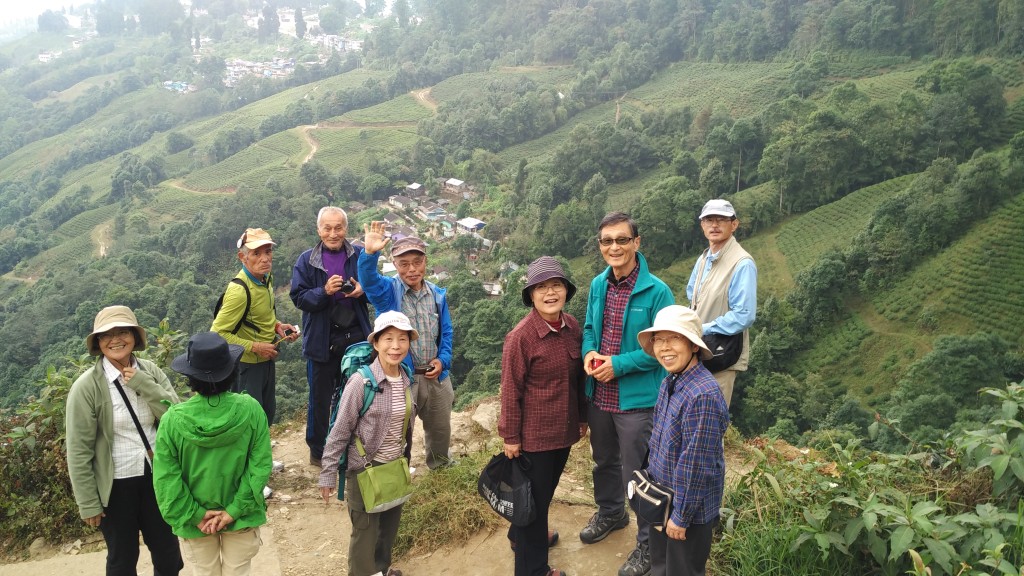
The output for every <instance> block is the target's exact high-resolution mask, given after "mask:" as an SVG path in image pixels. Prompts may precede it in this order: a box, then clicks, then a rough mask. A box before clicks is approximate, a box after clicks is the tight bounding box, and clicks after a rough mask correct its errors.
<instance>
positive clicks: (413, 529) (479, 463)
mask: <svg viewBox="0 0 1024 576" xmlns="http://www.w3.org/2000/svg"><path fill="white" fill-rule="evenodd" d="M490 457H491V455H490V454H488V453H485V452H478V453H476V454H471V455H469V456H466V457H465V458H463V459H462V460H460V461H459V463H458V464H457V465H455V466H452V467H450V468H445V469H443V470H435V471H432V472H431V473H430V474H426V475H417V477H416V478H414V480H413V484H414V485H415V488H416V490H415V492H413V495H412V498H410V499H409V501H408V502H406V504H405V507H404V508H403V509H402V524H401V526H399V527H398V538H397V539H396V540H395V546H394V548H393V552H394V554H395V556H397V557H401V556H402V555H404V554H407V553H410V552H414V553H423V552H433V551H435V550H437V549H438V548H440V547H442V546H444V545H446V544H450V543H452V542H465V541H467V540H468V539H469V538H470V537H471V536H472V535H473V534H476V533H477V532H478V531H480V530H483V529H484V528H490V529H496V528H498V527H500V526H502V525H505V524H506V522H505V521H504V520H502V519H501V518H500V517H498V515H497V514H495V513H494V511H493V510H491V509H490V507H488V506H487V504H486V503H485V502H484V500H483V498H480V497H478V496H477V495H476V482H477V479H478V478H479V477H480V470H482V469H483V468H484V466H486V465H487V462H488V460H490Z"/></svg>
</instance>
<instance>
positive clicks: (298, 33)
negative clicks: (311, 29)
mask: <svg viewBox="0 0 1024 576" xmlns="http://www.w3.org/2000/svg"><path fill="white" fill-rule="evenodd" d="M305 36H306V21H305V20H303V19H302V7H301V6H296V7H295V37H296V38H298V39H300V40H301V39H302V38H304V37H305Z"/></svg>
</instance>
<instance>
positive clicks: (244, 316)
mask: <svg viewBox="0 0 1024 576" xmlns="http://www.w3.org/2000/svg"><path fill="white" fill-rule="evenodd" d="M229 284H238V285H239V286H241V287H242V290H245V310H243V311H242V317H241V318H240V319H239V320H238V324H235V329H234V330H232V331H231V333H232V334H238V331H239V330H241V329H242V324H245V325H246V326H248V327H249V328H252V329H253V331H254V332H256V333H257V334H259V333H260V329H259V328H257V327H256V325H255V324H253V323H252V322H250V321H249V320H248V318H249V308H250V307H251V306H252V294H250V293H249V287H248V286H246V285H245V282H242V279H241V278H232V279H231V282H229ZM227 293H228V291H227V289H226V288H225V289H224V292H223V293H222V294H221V295H220V298H217V303H216V304H214V305H213V317H214V318H217V314H220V309H221V306H223V305H224V296H225V295H227Z"/></svg>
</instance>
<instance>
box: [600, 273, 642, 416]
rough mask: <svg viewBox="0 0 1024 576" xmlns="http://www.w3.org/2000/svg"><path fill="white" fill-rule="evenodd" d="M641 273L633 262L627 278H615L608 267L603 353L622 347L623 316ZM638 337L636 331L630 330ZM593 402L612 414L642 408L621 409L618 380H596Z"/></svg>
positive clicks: (610, 352) (609, 353)
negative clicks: (616, 279) (617, 279)
mask: <svg viewBox="0 0 1024 576" xmlns="http://www.w3.org/2000/svg"><path fill="white" fill-rule="evenodd" d="M639 274H640V266H639V265H636V266H633V271H632V272H630V273H629V274H627V275H626V277H625V278H623V279H622V280H619V281H618V282H616V281H615V275H614V274H613V273H612V272H611V271H610V270H609V271H608V294H607V295H606V296H605V299H604V320H603V324H602V326H603V327H604V330H603V331H602V332H601V354H604V355H606V356H615V355H616V354H618V353H619V352H620V351H621V347H622V318H623V316H625V314H626V306H629V297H630V296H631V295H632V294H633V288H635V287H636V279H637V276H638V275H639ZM630 336H632V337H633V338H636V334H630ZM594 406H596V407H598V408H600V409H601V410H603V411H605V412H610V413H612V414H625V413H627V412H638V411H639V410H620V409H619V381H618V380H617V379H612V380H611V381H609V382H596V385H595V388H594Z"/></svg>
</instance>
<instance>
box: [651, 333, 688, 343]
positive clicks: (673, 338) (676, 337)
mask: <svg viewBox="0 0 1024 576" xmlns="http://www.w3.org/2000/svg"><path fill="white" fill-rule="evenodd" d="M684 339H685V338H684V337H683V336H682V335H681V334H669V335H667V336H655V337H654V338H651V342H652V343H653V344H654V345H655V346H663V345H665V344H668V345H675V344H678V343H680V342H682V341H683V340H684Z"/></svg>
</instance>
